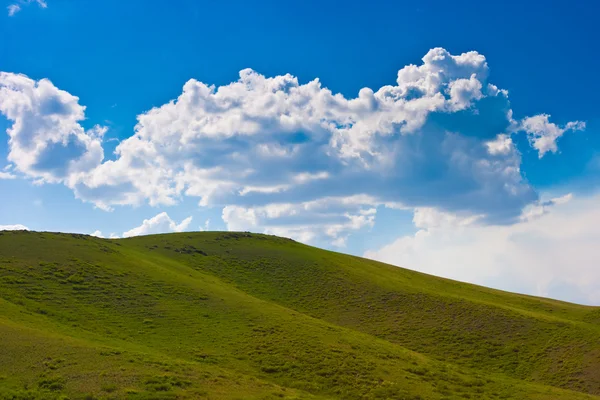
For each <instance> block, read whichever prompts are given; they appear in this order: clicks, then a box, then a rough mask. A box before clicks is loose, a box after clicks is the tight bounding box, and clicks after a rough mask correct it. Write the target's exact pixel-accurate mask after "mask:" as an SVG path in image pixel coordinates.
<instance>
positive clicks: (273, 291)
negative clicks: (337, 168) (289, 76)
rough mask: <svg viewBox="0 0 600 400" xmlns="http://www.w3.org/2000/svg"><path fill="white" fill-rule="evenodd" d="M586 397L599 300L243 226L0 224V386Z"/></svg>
mask: <svg viewBox="0 0 600 400" xmlns="http://www.w3.org/2000/svg"><path fill="white" fill-rule="evenodd" d="M5 398H6V399H53V398H56V399H59V398H62V399H104V398H106V399H110V398H114V399H179V398H181V399H195V398H200V399H202V398H210V399H279V398H283V399H333V398H337V399H413V400H414V399H540V400H541V399H600V308H594V307H584V306H579V305H575V304H569V303H564V302H559V301H554V300H548V299H542V298H535V297H529V296H523V295H517V294H511V293H506V292H501V291H497V290H491V289H487V288H483V287H479V286H474V285H469V284H465V283H459V282H455V281H451V280H446V279H441V278H436V277H432V276H429V275H425V274H421V273H417V272H414V271H409V270H405V269H401V268H397V267H392V266H388V265H385V264H381V263H377V262H374V261H370V260H365V259H361V258H358V257H351V256H347V255H343V254H338V253H333V252H329V251H324V250H320V249H316V248H313V247H309V246H306V245H302V244H299V243H296V242H294V241H291V240H288V239H282V238H277V237H273V236H266V235H257V234H247V233H226V232H211V233H179V234H168V235H154V236H145V237H136V238H130V239H120V240H106V239H98V238H94V237H90V236H85V235H75V234H55V233H36V232H0V399H5Z"/></svg>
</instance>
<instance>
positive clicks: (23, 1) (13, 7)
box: [7, 0, 48, 17]
mask: <svg viewBox="0 0 600 400" xmlns="http://www.w3.org/2000/svg"><path fill="white" fill-rule="evenodd" d="M31 3H37V5H39V6H40V7H42V8H47V7H48V4H47V3H46V2H45V1H44V0H20V1H18V2H16V3H13V4H10V5H9V6H8V7H7V8H8V16H9V17H12V16H13V15H15V14H16V13H18V12H19V11H21V7H22V6H24V5H28V4H31Z"/></svg>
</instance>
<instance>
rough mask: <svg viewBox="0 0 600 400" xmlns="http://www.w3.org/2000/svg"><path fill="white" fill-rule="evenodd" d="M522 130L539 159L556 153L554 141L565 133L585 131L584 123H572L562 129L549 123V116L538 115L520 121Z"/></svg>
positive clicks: (556, 147)
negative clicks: (550, 153)
mask: <svg viewBox="0 0 600 400" xmlns="http://www.w3.org/2000/svg"><path fill="white" fill-rule="evenodd" d="M521 129H523V130H524V131H525V132H526V133H527V136H528V137H529V141H530V142H531V145H532V146H533V147H534V148H535V149H536V150H537V151H538V153H539V156H540V158H542V157H543V156H544V154H546V153H547V152H552V153H556V152H557V151H558V146H557V144H556V141H557V140H558V139H559V138H560V137H561V136H562V135H563V134H564V133H565V132H567V131H578V130H583V129H585V122H580V121H572V122H568V123H567V124H566V125H564V126H563V127H560V126H558V125H556V124H553V123H552V122H550V116H549V115H547V114H540V115H536V116H534V117H528V118H525V119H523V121H521Z"/></svg>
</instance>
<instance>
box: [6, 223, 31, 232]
mask: <svg viewBox="0 0 600 400" xmlns="http://www.w3.org/2000/svg"><path fill="white" fill-rule="evenodd" d="M28 230H29V228H28V227H26V226H25V225H21V224H16V225H0V231H28Z"/></svg>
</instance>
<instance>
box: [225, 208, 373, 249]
mask: <svg viewBox="0 0 600 400" xmlns="http://www.w3.org/2000/svg"><path fill="white" fill-rule="evenodd" d="M370 202H372V199H370V198H369V197H368V196H354V197H347V198H335V197H330V198H323V199H319V200H317V201H308V202H304V203H278V204H276V203H272V204H268V205H265V206H260V207H241V206H234V205H230V206H226V207H225V208H224V209H223V214H222V218H223V221H224V222H225V225H226V227H227V229H228V230H230V231H260V232H263V233H267V234H272V235H277V236H284V237H289V238H292V239H295V240H299V241H301V242H314V241H317V240H320V241H325V242H329V243H331V244H332V245H334V246H338V247H344V246H345V243H346V239H347V237H348V235H349V234H351V233H353V232H357V231H359V230H361V229H363V228H367V227H372V226H373V225H374V223H375V214H376V209H375V208H373V207H371V208H365V207H364V204H365V203H370Z"/></svg>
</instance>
